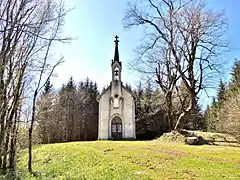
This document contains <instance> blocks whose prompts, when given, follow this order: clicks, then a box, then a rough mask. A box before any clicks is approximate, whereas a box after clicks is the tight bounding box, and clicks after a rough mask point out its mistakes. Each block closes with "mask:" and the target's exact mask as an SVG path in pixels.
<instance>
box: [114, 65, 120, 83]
mask: <svg viewBox="0 0 240 180" xmlns="http://www.w3.org/2000/svg"><path fill="white" fill-rule="evenodd" d="M114 80H119V68H118V67H116V68H115V69H114Z"/></svg>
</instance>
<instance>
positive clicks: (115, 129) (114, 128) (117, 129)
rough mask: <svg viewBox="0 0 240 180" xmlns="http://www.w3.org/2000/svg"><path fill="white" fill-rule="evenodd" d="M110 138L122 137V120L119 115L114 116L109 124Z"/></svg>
mask: <svg viewBox="0 0 240 180" xmlns="http://www.w3.org/2000/svg"><path fill="white" fill-rule="evenodd" d="M111 133H112V139H115V140H118V139H122V120H121V119H120V118H119V117H114V118H113V120H112V125H111Z"/></svg>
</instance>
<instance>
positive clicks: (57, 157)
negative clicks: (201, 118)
mask: <svg viewBox="0 0 240 180" xmlns="http://www.w3.org/2000/svg"><path fill="white" fill-rule="evenodd" d="M33 154H34V156H33V159H34V161H33V168H34V169H35V170H37V177H33V176H30V175H29V174H28V173H27V171H26V169H27V151H22V152H21V153H20V155H19V160H18V169H17V175H18V176H19V177H20V178H21V179H24V180H25V179H58V180H59V179H76V180H80V179H86V180H91V179H98V180H101V179H102V180H108V179H109V180H112V179H123V180H127V179H218V180H219V179H240V148H237V147H227V146H209V145H203V146H194V147H193V146H188V145H183V144H173V143H162V142H161V143H160V142H158V141H95V142H72V143H61V144H49V145H40V146H36V147H35V148H34V151H33ZM0 179H1V177H0Z"/></svg>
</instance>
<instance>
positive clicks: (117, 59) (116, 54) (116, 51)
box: [114, 35, 119, 62]
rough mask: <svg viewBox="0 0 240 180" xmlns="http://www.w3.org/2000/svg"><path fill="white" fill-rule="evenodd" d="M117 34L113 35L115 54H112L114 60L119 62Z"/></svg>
mask: <svg viewBox="0 0 240 180" xmlns="http://www.w3.org/2000/svg"><path fill="white" fill-rule="evenodd" d="M118 38H119V37H118V36H117V35H116V36H115V41H114V42H115V54H114V61H117V62H119V52H118V43H119V40H118Z"/></svg>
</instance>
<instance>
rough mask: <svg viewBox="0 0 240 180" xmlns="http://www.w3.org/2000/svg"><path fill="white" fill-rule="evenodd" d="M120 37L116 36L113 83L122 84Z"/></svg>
mask: <svg viewBox="0 0 240 180" xmlns="http://www.w3.org/2000/svg"><path fill="white" fill-rule="evenodd" d="M118 38H119V37H118V36H115V41H114V42H115V53H114V59H113V60H112V65H111V67H112V81H120V82H121V71H122V63H121V62H120V60H119V52H118V43H119V40H118Z"/></svg>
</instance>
